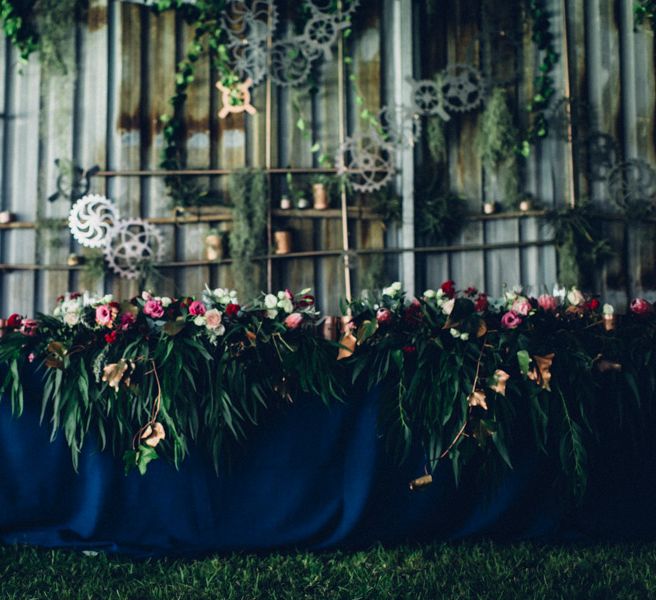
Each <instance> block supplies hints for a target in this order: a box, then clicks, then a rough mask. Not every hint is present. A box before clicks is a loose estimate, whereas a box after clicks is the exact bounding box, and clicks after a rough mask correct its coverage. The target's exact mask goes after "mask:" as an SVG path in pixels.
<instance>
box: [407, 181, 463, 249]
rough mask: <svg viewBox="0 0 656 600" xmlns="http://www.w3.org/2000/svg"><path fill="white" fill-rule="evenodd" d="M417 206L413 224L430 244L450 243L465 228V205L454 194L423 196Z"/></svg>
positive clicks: (444, 193)
mask: <svg viewBox="0 0 656 600" xmlns="http://www.w3.org/2000/svg"><path fill="white" fill-rule="evenodd" d="M417 206H418V211H417V216H416V218H415V223H416V224H417V228H418V230H419V233H420V234H422V235H424V236H426V237H427V238H428V240H430V242H431V243H435V244H440V243H450V242H452V241H453V240H454V239H455V238H456V236H457V235H458V234H459V233H460V232H461V231H462V229H463V227H464V226H465V223H466V221H465V218H466V216H467V203H466V202H465V200H463V199H462V198H460V196H458V195H457V194H456V193H454V192H438V193H436V194H434V195H431V194H430V193H428V194H424V195H422V196H420V201H419V202H418V204H417Z"/></svg>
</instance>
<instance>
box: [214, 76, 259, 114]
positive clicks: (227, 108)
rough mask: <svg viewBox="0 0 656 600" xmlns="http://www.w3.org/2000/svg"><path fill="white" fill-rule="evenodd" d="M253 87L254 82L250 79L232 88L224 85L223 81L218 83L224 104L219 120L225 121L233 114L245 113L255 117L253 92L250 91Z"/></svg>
mask: <svg viewBox="0 0 656 600" xmlns="http://www.w3.org/2000/svg"><path fill="white" fill-rule="evenodd" d="M251 85H253V81H252V80H250V79H247V80H246V81H244V82H243V83H237V84H235V85H232V86H226V85H223V83H222V82H221V81H217V82H216V87H217V88H218V89H219V91H220V92H221V102H222V103H223V107H222V108H221V110H220V111H219V119H225V118H226V117H227V116H228V115H229V114H231V113H232V114H239V113H242V112H244V111H245V112H247V113H248V114H249V115H254V114H255V113H256V112H257V111H256V110H255V107H254V106H253V105H252V104H251V92H250V90H249V89H248V88H250V87H251Z"/></svg>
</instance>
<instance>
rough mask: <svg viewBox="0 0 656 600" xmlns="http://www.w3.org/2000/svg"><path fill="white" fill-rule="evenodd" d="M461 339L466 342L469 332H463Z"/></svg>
mask: <svg viewBox="0 0 656 600" xmlns="http://www.w3.org/2000/svg"><path fill="white" fill-rule="evenodd" d="M460 339H461V340H462V341H463V342H466V341H467V340H468V339H469V334H468V333H462V334H460Z"/></svg>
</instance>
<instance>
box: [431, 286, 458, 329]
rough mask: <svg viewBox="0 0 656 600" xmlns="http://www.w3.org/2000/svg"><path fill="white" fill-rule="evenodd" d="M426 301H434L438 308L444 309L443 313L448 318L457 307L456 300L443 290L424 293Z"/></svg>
mask: <svg viewBox="0 0 656 600" xmlns="http://www.w3.org/2000/svg"><path fill="white" fill-rule="evenodd" d="M424 300H425V301H426V302H430V301H431V300H432V301H434V302H435V304H436V305H437V307H438V308H441V309H442V313H444V314H445V315H447V316H448V315H450V314H451V313H452V312H453V307H454V306H455V305H456V300H455V298H449V297H448V296H447V295H446V294H445V293H444V291H443V290H441V289H440V290H426V291H425V292H424ZM452 335H453V334H452ZM454 337H455V336H454Z"/></svg>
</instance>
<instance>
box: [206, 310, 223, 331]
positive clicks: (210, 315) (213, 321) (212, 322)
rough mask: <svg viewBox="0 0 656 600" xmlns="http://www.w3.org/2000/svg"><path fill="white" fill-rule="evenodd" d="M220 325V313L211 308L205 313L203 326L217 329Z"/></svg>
mask: <svg viewBox="0 0 656 600" xmlns="http://www.w3.org/2000/svg"><path fill="white" fill-rule="evenodd" d="M220 326H221V313H220V312H219V311H218V310H217V309H216V308H213V309H212V310H208V311H207V312H206V313H205V327H207V328H208V329H218V328H219V327H220Z"/></svg>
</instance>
